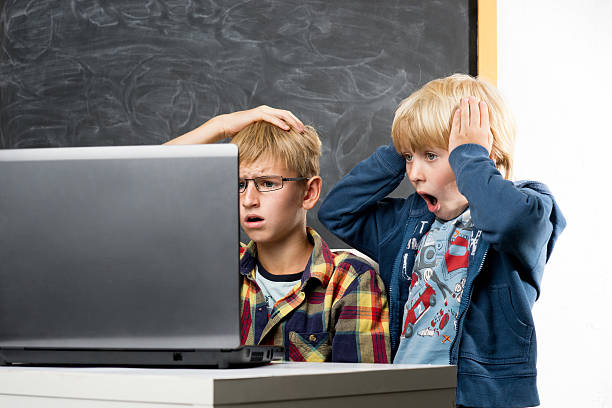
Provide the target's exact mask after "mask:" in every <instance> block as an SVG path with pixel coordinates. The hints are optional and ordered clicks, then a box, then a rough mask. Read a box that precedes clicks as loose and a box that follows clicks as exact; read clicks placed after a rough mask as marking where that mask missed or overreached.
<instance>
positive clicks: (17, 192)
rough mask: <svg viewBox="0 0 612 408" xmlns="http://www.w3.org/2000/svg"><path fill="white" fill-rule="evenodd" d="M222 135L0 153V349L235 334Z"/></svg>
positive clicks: (232, 167) (234, 218)
mask: <svg viewBox="0 0 612 408" xmlns="http://www.w3.org/2000/svg"><path fill="white" fill-rule="evenodd" d="M237 179H238V151H237V148H236V146H235V145H232V144H221V145H218V144H215V145H198V146H122V147H86V148H48V149H22V150H3V151H0V192H1V193H0V348H15V347H23V348H45V349H52V348H58V349H96V348H103V349H139V350H142V349H145V350H146V349H149V350H154V349H160V348H161V349H168V348H182V349H217V348H235V347H238V346H239V345H240V337H239V320H238V319H239V274H238V262H239V258H238V231H239V226H238V189H237Z"/></svg>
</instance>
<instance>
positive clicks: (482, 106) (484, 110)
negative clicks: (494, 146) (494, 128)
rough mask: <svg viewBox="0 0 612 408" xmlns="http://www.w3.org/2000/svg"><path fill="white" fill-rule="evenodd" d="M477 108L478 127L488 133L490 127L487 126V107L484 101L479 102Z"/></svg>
mask: <svg viewBox="0 0 612 408" xmlns="http://www.w3.org/2000/svg"><path fill="white" fill-rule="evenodd" d="M478 107H479V108H480V120H479V122H480V127H481V128H483V129H485V130H486V131H489V129H490V128H491V125H489V106H488V105H487V103H486V102H485V101H480V103H479V104H478Z"/></svg>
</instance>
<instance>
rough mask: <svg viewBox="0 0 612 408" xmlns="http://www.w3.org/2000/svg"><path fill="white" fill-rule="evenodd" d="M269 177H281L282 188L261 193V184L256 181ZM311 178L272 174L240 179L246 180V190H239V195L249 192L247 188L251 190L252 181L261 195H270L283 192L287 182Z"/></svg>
mask: <svg viewBox="0 0 612 408" xmlns="http://www.w3.org/2000/svg"><path fill="white" fill-rule="evenodd" d="M268 177H280V178H281V186H280V187H279V188H275V189H273V190H265V191H261V190H260V189H259V184H257V181H255V179H262V178H268ZM309 179H310V177H283V176H277V175H275V174H270V175H267V176H259V177H254V178H242V177H241V178H240V180H244V181H245V183H246V184H245V185H244V190H242V191H241V190H240V188H238V193H240V194H242V193H244V192H246V191H247V188H249V181H252V182H253V184H255V188H256V189H257V191H259V192H260V193H269V192H270V191H278V190H281V189H282V188H283V187H285V181H304V180H309Z"/></svg>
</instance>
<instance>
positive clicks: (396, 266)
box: [389, 223, 411, 350]
mask: <svg viewBox="0 0 612 408" xmlns="http://www.w3.org/2000/svg"><path fill="white" fill-rule="evenodd" d="M409 224H410V223H406V226H405V227H404V238H403V239H402V246H401V247H400V248H401V249H402V251H401V252H400V253H399V254H398V255H397V256H396V257H395V261H394V262H393V269H392V271H393V273H392V274H391V281H390V282H389V300H390V301H391V302H392V303H397V302H395V299H394V296H393V294H394V292H395V291H394V287H395V285H393V275H394V274H396V275H397V278H398V279H397V283H398V285H399V282H400V278H401V274H402V271H401V270H400V269H399V261H400V259H405V257H404V254H405V253H406V245H408V241H409V240H410V238H408V237H409V236H411V234H410V233H409V232H408V225H409ZM404 267H405V265H404ZM397 290H399V289H397ZM402 306H403V305H402ZM392 319H393V316H390V319H389V320H392ZM399 320H400V322H401V320H402V318H401V317H400V318H399ZM400 333H401V329H400ZM400 335H401V334H400ZM396 338H397V339H399V336H391V350H395V349H396V343H397V340H396Z"/></svg>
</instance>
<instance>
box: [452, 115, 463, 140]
mask: <svg viewBox="0 0 612 408" xmlns="http://www.w3.org/2000/svg"><path fill="white" fill-rule="evenodd" d="M460 127H461V108H457V109H455V112H454V113H453V120H452V121H451V130H450V137H453V136H456V135H457V134H458V133H459V128H460Z"/></svg>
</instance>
